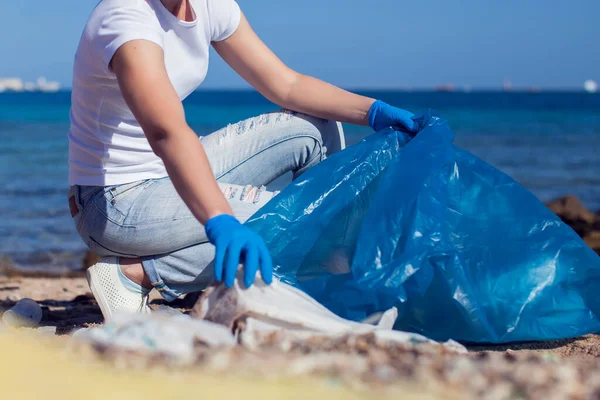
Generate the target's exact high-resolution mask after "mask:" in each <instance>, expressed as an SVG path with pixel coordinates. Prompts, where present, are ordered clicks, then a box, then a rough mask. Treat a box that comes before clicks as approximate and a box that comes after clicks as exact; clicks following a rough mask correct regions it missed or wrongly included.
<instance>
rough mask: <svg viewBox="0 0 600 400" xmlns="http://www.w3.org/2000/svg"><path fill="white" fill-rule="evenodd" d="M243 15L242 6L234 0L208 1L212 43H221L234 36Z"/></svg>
mask: <svg viewBox="0 0 600 400" xmlns="http://www.w3.org/2000/svg"><path fill="white" fill-rule="evenodd" d="M241 15H242V12H241V11H240V6H238V4H237V2H235V1H234V0H208V17H209V20H210V28H211V42H220V41H222V40H225V39H227V38H228V37H229V36H231V35H233V33H234V32H235V31H236V29H237V28H238V26H239V24H240V18H241Z"/></svg>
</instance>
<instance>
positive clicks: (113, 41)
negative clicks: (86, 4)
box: [94, 1, 163, 68]
mask: <svg viewBox="0 0 600 400" xmlns="http://www.w3.org/2000/svg"><path fill="white" fill-rule="evenodd" d="M132 40H148V41H151V42H153V43H156V44H157V45H159V46H160V47H161V48H163V31H162V29H161V27H160V24H159V22H158V19H157V18H156V15H155V14H154V12H153V11H152V9H151V8H150V7H148V6H147V4H146V3H145V1H141V2H138V3H137V4H136V5H135V6H126V7H114V8H110V9H108V10H106V12H105V13H104V14H103V16H102V19H101V21H100V23H99V25H98V30H97V34H96V37H95V40H94V41H95V42H96V45H97V46H98V48H99V50H100V51H101V52H102V61H103V64H104V66H105V67H107V68H109V64H110V62H111V60H112V58H113V56H114V55H115V53H116V52H117V50H118V49H119V48H120V47H121V46H123V45H124V44H125V43H127V42H130V41H132Z"/></svg>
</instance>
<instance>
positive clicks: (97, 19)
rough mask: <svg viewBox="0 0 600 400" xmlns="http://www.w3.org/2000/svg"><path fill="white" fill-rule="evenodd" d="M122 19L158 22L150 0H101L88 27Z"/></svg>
mask: <svg viewBox="0 0 600 400" xmlns="http://www.w3.org/2000/svg"><path fill="white" fill-rule="evenodd" d="M121 19H128V20H135V21H139V22H146V23H153V22H156V23H157V22H158V18H157V16H156V11H155V9H154V5H153V4H152V2H151V1H150V0H101V1H100V2H99V3H98V5H97V6H96V8H95V9H94V11H93V12H92V15H91V16H90V18H89V20H88V24H87V25H88V27H91V28H92V29H98V28H100V27H101V26H106V24H110V23H112V22H113V21H119V20H121Z"/></svg>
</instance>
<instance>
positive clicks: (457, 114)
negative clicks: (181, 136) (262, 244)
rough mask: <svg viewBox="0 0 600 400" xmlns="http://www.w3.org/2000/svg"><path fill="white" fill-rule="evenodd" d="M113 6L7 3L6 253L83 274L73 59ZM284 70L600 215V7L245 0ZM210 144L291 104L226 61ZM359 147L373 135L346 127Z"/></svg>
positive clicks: (215, 69) (3, 94)
mask: <svg viewBox="0 0 600 400" xmlns="http://www.w3.org/2000/svg"><path fill="white" fill-rule="evenodd" d="M96 4H97V0H79V1H77V2H75V1H69V0H21V1H12V2H9V1H5V0H3V1H1V2H0V16H1V17H2V23H1V24H0V37H1V38H2V40H0V255H5V256H7V257H10V258H11V259H12V260H13V261H14V262H15V263H16V264H17V265H20V266H21V267H23V268H40V267H42V268H56V269H63V268H78V267H79V265H80V260H81V255H82V254H83V253H84V251H85V247H84V244H83V242H82V241H81V239H79V237H78V235H77V233H76V231H75V228H74V226H73V223H72V221H71V218H70V215H69V212H68V207H67V202H66V193H67V190H68V185H67V148H68V143H67V130H68V128H69V107H70V104H69V103H70V86H71V78H72V63H73V57H74V54H75V51H76V48H77V44H78V41H79V37H80V35H81V32H82V30H83V27H84V26H85V23H86V20H87V17H88V16H89V14H90V13H91V11H92V10H93V8H94V7H95V5H96ZM239 4H240V6H241V8H242V10H243V11H244V13H245V14H246V16H247V18H248V20H249V21H250V23H251V25H252V26H253V27H254V29H255V30H256V31H257V33H258V34H259V36H261V37H262V39H263V40H264V41H265V42H266V43H267V44H268V45H269V46H270V47H271V48H272V49H273V50H274V51H275V53H276V54H278V55H279V56H280V57H281V58H282V59H283V61H284V62H286V63H287V64H288V65H289V66H290V67H292V68H294V69H296V70H297V71H299V72H302V73H306V74H309V75H313V76H315V77H318V78H321V79H324V80H326V81H328V82H331V83H333V84H336V85H339V86H342V87H344V88H346V89H350V90H354V91H357V92H360V93H364V94H367V95H369V96H372V97H376V98H380V99H382V100H384V101H387V102H389V103H391V104H393V105H396V106H398V107H402V108H406V109H409V110H411V111H413V112H415V113H418V112H419V111H421V110H423V109H425V108H434V109H436V110H438V111H439V112H441V113H442V114H443V115H444V116H445V117H446V118H447V119H448V120H449V121H450V125H451V127H452V128H453V130H454V132H455V134H456V136H457V139H456V141H457V144H458V145H459V146H461V147H463V148H465V149H467V150H469V151H471V152H473V153H474V154H476V155H477V156H479V157H481V158H482V159H484V160H485V161H487V162H489V163H491V164H492V165H494V166H496V167H498V168H500V169H501V170H502V171H504V172H505V173H507V174H509V175H511V176H512V177H513V178H515V179H516V180H517V181H519V182H520V183H521V184H523V185H524V186H525V187H527V188H528V189H530V190H532V191H533V192H534V193H535V194H536V195H537V196H538V197H539V198H540V199H541V200H542V201H545V202H547V201H550V200H552V199H554V198H556V197H559V196H562V195H566V194H574V195H576V196H578V197H579V198H580V199H581V200H582V202H583V204H584V205H585V206H586V207H588V208H590V209H592V210H593V211H596V210H600V94H598V93H596V92H597V90H598V87H597V83H596V82H598V81H600V41H599V40H598V38H600V24H598V16H599V15H600V2H598V1H597V0H578V1H576V2H573V1H566V0H564V1H563V0H545V1H544V0H529V1H527V2H523V1H518V0H505V1H502V2H499V1H496V2H482V1H478V0H462V1H451V2H450V1H446V0H420V1H414V0H413V1H408V0H377V1H370V2H369V1H356V0H328V1H317V0H303V1H288V0H279V1H277V2H274V1H267V0H239ZM184 105H185V108H186V115H187V118H188V121H189V123H190V125H191V126H192V128H194V129H195V131H196V132H197V133H198V134H199V135H205V134H208V133H210V132H212V131H214V130H217V129H219V128H221V127H223V126H225V125H226V124H228V123H234V122H237V121H239V120H241V119H244V118H248V117H251V116H254V115H257V114H260V113H262V112H266V111H270V110H273V109H274V108H275V107H276V106H275V105H273V104H271V103H269V102H268V101H267V100H265V99H263V98H262V97H261V96H260V95H259V94H257V93H256V92H253V91H252V90H251V88H250V87H249V86H248V85H247V84H245V82H243V81H242V80H241V79H240V78H239V77H238V76H236V75H235V73H234V72H233V71H231V70H230V69H229V68H228V67H227V65H225V64H224V63H223V62H222V61H221V60H220V59H219V58H218V56H217V55H216V54H213V58H212V62H211V66H210V69H209V73H208V77H207V79H206V81H205V83H204V85H203V86H202V88H201V89H200V90H199V91H198V92H196V93H193V94H192V95H191V96H190V97H189V98H188V99H186V100H185V102H184ZM345 130H346V134H347V137H348V141H349V143H350V144H353V143H357V142H358V141H360V139H362V138H363V137H365V136H366V135H368V134H369V133H370V131H369V130H368V129H367V128H361V127H355V126H350V125H346V126H345Z"/></svg>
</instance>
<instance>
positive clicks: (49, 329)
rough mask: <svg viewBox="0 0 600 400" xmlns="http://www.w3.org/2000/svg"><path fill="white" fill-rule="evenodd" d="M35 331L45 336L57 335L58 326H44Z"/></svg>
mask: <svg viewBox="0 0 600 400" xmlns="http://www.w3.org/2000/svg"><path fill="white" fill-rule="evenodd" d="M35 331H36V332H38V333H41V334H43V335H56V326H42V327H40V328H37V329H36V330H35Z"/></svg>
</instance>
